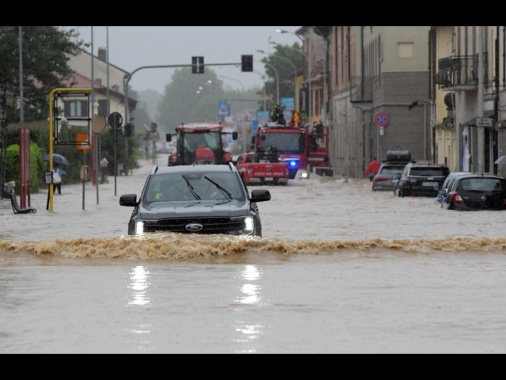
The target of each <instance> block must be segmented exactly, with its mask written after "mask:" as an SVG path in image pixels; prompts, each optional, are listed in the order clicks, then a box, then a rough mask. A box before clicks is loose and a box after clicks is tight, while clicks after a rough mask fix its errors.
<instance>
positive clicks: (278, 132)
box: [251, 123, 332, 179]
mask: <svg viewBox="0 0 506 380" xmlns="http://www.w3.org/2000/svg"><path fill="white" fill-rule="evenodd" d="M251 149H252V150H257V151H258V150H263V151H269V150H276V151H277V154H278V157H279V161H281V162H287V163H288V170H289V178H290V179H294V178H301V179H304V178H309V176H310V173H311V172H312V171H313V169H314V171H315V172H319V173H321V174H324V175H325V174H330V173H331V172H332V169H331V168H330V166H329V134H328V127H326V126H323V125H321V124H320V125H318V126H315V127H313V129H312V130H309V129H308V128H307V127H290V126H286V125H279V124H276V123H267V124H265V125H264V126H259V127H258V130H257V134H256V135H255V136H253V137H252V145H251Z"/></svg>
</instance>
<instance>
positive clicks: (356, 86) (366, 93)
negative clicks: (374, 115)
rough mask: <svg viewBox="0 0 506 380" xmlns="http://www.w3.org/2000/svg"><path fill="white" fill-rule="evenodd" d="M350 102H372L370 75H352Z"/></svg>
mask: <svg viewBox="0 0 506 380" xmlns="http://www.w3.org/2000/svg"><path fill="white" fill-rule="evenodd" d="M351 87H352V91H351V102H352V103H362V102H372V93H373V88H374V86H373V79H372V78H370V77H353V78H352V79H351Z"/></svg>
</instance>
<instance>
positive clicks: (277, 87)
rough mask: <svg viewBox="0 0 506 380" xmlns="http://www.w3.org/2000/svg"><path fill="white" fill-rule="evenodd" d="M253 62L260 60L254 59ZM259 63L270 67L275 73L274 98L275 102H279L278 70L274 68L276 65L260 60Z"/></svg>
mask: <svg viewBox="0 0 506 380" xmlns="http://www.w3.org/2000/svg"><path fill="white" fill-rule="evenodd" d="M255 62H261V61H256V60H255ZM261 63H263V64H264V65H267V66H270V67H272V69H273V70H274V72H275V73H276V99H277V101H276V103H277V104H279V74H278V70H277V69H276V67H275V66H274V65H271V64H270V63H267V62H261Z"/></svg>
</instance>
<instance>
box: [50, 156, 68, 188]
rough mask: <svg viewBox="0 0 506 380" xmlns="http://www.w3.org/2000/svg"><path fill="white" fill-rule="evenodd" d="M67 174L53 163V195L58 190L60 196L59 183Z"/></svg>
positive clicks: (58, 165)
mask: <svg viewBox="0 0 506 380" xmlns="http://www.w3.org/2000/svg"><path fill="white" fill-rule="evenodd" d="M66 174H67V172H66V171H65V170H64V169H62V168H61V167H60V164H58V163H55V164H54V167H53V194H54V193H55V192H56V189H58V194H60V195H61V182H62V177H63V176H64V175H66Z"/></svg>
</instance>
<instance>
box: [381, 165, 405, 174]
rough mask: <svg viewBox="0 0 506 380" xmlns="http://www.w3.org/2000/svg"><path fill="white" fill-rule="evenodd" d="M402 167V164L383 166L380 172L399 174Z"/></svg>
mask: <svg viewBox="0 0 506 380" xmlns="http://www.w3.org/2000/svg"><path fill="white" fill-rule="evenodd" d="M402 169H404V167H402V166H383V167H382V168H381V170H380V173H381V174H400V173H401V172H402Z"/></svg>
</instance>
